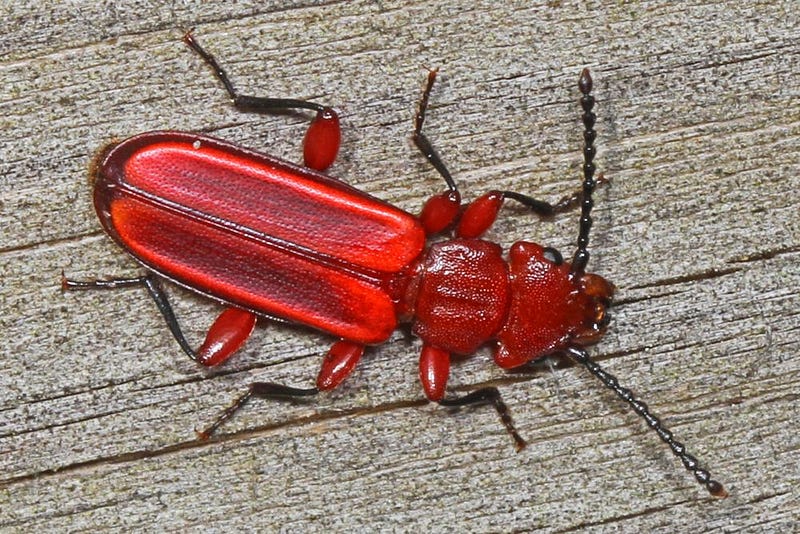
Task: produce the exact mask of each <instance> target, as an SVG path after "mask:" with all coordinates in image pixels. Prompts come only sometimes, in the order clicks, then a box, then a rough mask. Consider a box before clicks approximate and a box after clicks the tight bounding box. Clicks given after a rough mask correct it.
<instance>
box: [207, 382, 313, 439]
mask: <svg viewBox="0 0 800 534" xmlns="http://www.w3.org/2000/svg"><path fill="white" fill-rule="evenodd" d="M317 393H319V390H318V389H317V388H307V389H305V388H293V387H291V386H284V385H281V384H275V383H273V382H253V383H252V384H250V386H248V388H247V391H246V392H245V393H244V394H243V395H241V396H240V397H239V398H237V399H236V400H235V401H233V404H231V405H230V406H228V407H227V408H225V410H224V411H223V412H222V413H220V414H219V416H218V417H217V419H216V420H214V422H213V423H211V424H210V425H209V426H207V427H206V428H204V429H203V430H201V431H198V432H197V437H198V438H200V439H201V440H206V439H208V438H209V437H211V434H213V433H214V432H215V431H216V430H217V429H218V428H219V427H220V425H222V423H224V422H225V421H227V420H228V419H230V418H231V417H232V416H233V414H235V413H236V412H238V411H239V409H240V408H241V407H242V406H244V405H245V403H246V402H247V401H248V400H250V398H251V397H261V398H264V399H276V400H277V399H284V400H285V399H294V398H298V397H310V396H313V395H316V394H317Z"/></svg>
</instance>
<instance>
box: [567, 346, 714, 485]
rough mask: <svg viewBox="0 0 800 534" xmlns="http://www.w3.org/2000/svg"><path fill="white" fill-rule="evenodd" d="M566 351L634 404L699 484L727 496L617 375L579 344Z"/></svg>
mask: <svg viewBox="0 0 800 534" xmlns="http://www.w3.org/2000/svg"><path fill="white" fill-rule="evenodd" d="M566 353H567V355H569V357H571V358H572V359H573V360H575V361H577V362H578V363H580V364H581V365H583V366H584V367H586V369H588V370H589V372H590V373H592V374H593V375H594V376H595V377H597V378H598V379H599V380H600V381H601V382H602V383H603V384H605V386H606V387H607V388H609V389H611V390H613V391H614V393H616V394H617V396H619V398H621V399H622V400H624V401H625V402H626V403H627V404H628V405H629V406H630V407H631V408H633V411H634V412H636V413H637V414H639V416H640V417H641V418H642V419H644V420H645V422H646V423H647V425H648V426H649V427H650V428H652V429H653V430H655V432H656V434H658V437H659V438H661V441H663V442H664V443H666V444H667V445H669V448H670V449H672V452H673V454H675V456H677V457H678V458H679V459H680V460H681V462H683V466H684V467H685V468H686V470H687V471H689V472H690V473H692V474H693V475H694V478H695V479H697V481H698V482H699V483H700V484H702V485H703V486H705V488H706V489H707V490H708V492H709V493H710V494H711V495H713V496H714V497H727V496H728V492H727V491H726V490H725V488H724V487H723V485H722V484H720V483H719V482H717V481H716V480H714V479H712V478H711V473H709V472H708V471H706V470H705V469H703V468H702V467H700V462H698V461H697V458H695V457H694V456H692V455H691V454H689V453H688V452H686V447H685V446H684V445H683V443H681V442H680V441H677V440H676V439H674V438H673V437H672V432H671V431H670V430H669V429H668V428H667V427H665V426H664V425H663V424H662V423H661V420H660V419H659V418H658V417H656V416H655V415H653V413H652V412H651V411H650V408H648V406H647V404H645V403H644V402H642V401H641V400H639V399H637V398H636V397H634V395H633V392H632V391H631V390H629V389H628V388H625V387H623V386H620V385H619V382H618V381H617V377H615V376H614V375H612V374H611V373H609V372H607V371H604V370H603V368H602V367H600V365H598V364H597V363H596V362H595V361H594V360H592V359H591V358H589V353H588V352H586V351H585V350H584V349H582V348H580V347H567V349H566Z"/></svg>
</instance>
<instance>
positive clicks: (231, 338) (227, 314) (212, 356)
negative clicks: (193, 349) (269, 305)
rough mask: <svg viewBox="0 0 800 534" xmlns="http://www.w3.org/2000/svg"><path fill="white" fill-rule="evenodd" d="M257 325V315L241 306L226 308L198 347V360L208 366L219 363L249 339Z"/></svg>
mask: <svg viewBox="0 0 800 534" xmlns="http://www.w3.org/2000/svg"><path fill="white" fill-rule="evenodd" d="M255 326H256V315H255V314H254V313H253V312H249V311H246V310H242V309H239V308H225V309H224V310H222V313H220V314H219V316H218V317H217V318H216V319H215V320H214V323H213V324H212V325H211V328H209V329H208V333H207V334H206V339H205V341H204V342H203V344H202V345H201V346H200V348H199V349H197V361H198V362H199V363H201V364H203V365H205V366H206V367H211V366H214V365H219V364H221V363H222V362H224V361H225V360H227V359H228V358H230V357H231V356H232V355H233V353H234V352H236V351H237V350H239V348H240V347H241V346H242V345H243V344H244V342H245V341H247V338H249V337H250V334H252V333H253V329H254V328H255Z"/></svg>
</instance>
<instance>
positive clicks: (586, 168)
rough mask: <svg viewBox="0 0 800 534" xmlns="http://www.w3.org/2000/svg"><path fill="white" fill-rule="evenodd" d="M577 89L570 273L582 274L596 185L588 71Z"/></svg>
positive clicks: (592, 105) (593, 116) (592, 119)
mask: <svg viewBox="0 0 800 534" xmlns="http://www.w3.org/2000/svg"><path fill="white" fill-rule="evenodd" d="M578 88H579V89H580V90H581V94H582V95H583V96H582V97H581V107H582V108H583V116H582V117H581V119H582V120H583V128H584V130H583V194H582V198H581V222H580V230H579V232H578V248H577V250H576V251H575V256H574V257H573V259H572V272H573V273H582V272H584V271H585V270H586V264H587V263H588V262H589V250H588V246H589V230H590V229H591V228H592V217H591V212H592V206H594V202H593V201H592V193H593V192H594V188H595V186H596V185H597V184H596V182H595V179H594V171H595V166H594V156H595V154H597V149H596V148H595V146H594V140H595V138H596V137H597V132H596V131H595V130H594V123H595V120H596V119H597V115H595V114H594V113H593V112H592V108H593V107H594V97H593V96H592V95H591V94H590V93H591V92H592V77H591V75H590V74H589V69H583V71H582V72H581V77H580V79H579V80H578Z"/></svg>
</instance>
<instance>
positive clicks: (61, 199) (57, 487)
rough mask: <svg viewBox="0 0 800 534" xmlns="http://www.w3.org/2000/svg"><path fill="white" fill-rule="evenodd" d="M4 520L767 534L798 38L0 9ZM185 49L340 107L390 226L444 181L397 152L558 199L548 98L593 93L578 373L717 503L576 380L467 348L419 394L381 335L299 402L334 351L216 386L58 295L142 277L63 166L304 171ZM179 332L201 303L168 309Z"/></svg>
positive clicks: (524, 17)
mask: <svg viewBox="0 0 800 534" xmlns="http://www.w3.org/2000/svg"><path fill="white" fill-rule="evenodd" d="M0 15H2V16H0V25H1V26H0V27H2V30H3V31H2V32H0V80H2V85H1V86H0V131H2V134H0V135H2V138H1V141H2V142H0V171H1V172H0V188H1V189H0V195H1V196H0V202H1V203H0V275H2V276H1V277H0V279H1V280H2V288H1V289H0V306H1V308H2V314H0V326H1V327H2V335H1V336H0V354H2V356H3V358H2V360H0V410H1V411H0V462H2V463H1V464H0V465H2V467H0V530H3V531H10V532H14V531H18V532H30V531H84V530H91V531H102V530H115V531H119V530H126V531H128V530H135V531H154V530H157V531H176V530H177V531H184V530H190V529H191V530H200V529H201V528H202V529H204V530H205V529H210V530H213V531H226V530H234V529H237V530H241V529H261V530H265V531H299V530H312V531H321V530H326V531H330V530H333V531H352V530H353V529H359V530H369V531H377V530H398V531H408V530H415V531H428V530H430V531H442V530H445V529H449V528H452V527H459V528H461V529H462V530H466V531H501V532H507V531H531V530H543V531H550V532H559V531H572V530H584V529H586V530H592V531H616V530H625V531H650V532H675V531H692V532H697V531H705V530H722V531H728V532H731V531H754V532H755V531H765V530H766V531H784V532H785V531H789V530H793V529H795V528H797V527H796V525H797V522H798V517H799V516H800V505H798V499H797V493H796V487H797V485H798V484H799V483H800V469H799V468H798V465H799V464H800V461H799V460H800V458H798V450H800V438H798V433H797V432H796V431H795V429H796V425H797V421H798V415H799V414H798V391H800V389H799V388H800V372H799V370H800V356H798V352H799V351H800V315H799V314H798V310H800V297H798V289H797V288H798V287H800V267H799V265H800V264H799V263H798V260H800V222H798V221H800V218H798V191H800V89H798V84H797V68H798V65H800V41H798V39H797V35H798V28H800V21H798V15H797V10H796V6H795V5H794V4H793V3H792V2H788V1H787V2H746V3H745V2H734V1H729V2H723V1H718V2H711V1H709V2H699V3H691V4H689V3H669V2H663V3H662V2H650V1H641V2H615V1H603V2H592V3H583V2H581V3H577V2H513V3H506V4H504V5H502V6H501V5H498V3H496V2H475V3H470V4H466V3H461V2H455V1H451V0H446V1H441V2H415V3H413V4H410V5H409V4H408V3H404V2H388V1H383V2H366V1H363V2H335V1H319V2H312V1H306V2H299V1H298V2H266V3H265V2H252V3H248V2H237V3H235V4H234V3H231V4H230V5H229V4H228V3H223V2H220V3H202V4H201V3H199V2H197V3H186V4H182V3H170V2H144V3H142V2H116V3H115V4H114V5H113V6H112V5H111V4H108V3H97V2H85V1H82V2H70V3H63V4H59V5H57V6H45V5H44V4H43V5H41V6H38V5H37V6H32V5H31V4H30V2H21V1H19V0H12V1H9V2H5V3H4V4H3V6H2V7H0ZM189 27H194V28H195V29H196V34H197V36H198V38H199V39H201V40H202V42H203V43H204V44H205V45H206V46H207V47H208V48H209V49H211V50H213V51H214V52H215V53H216V54H217V56H218V58H219V59H220V60H221V61H222V62H224V64H225V66H226V67H227V69H228V72H229V73H230V75H231V77H232V78H233V80H234V83H235V84H236V85H237V86H238V87H239V88H241V90H242V91H245V92H250V93H258V94H262V95H268V96H291V97H298V98H313V99H315V100H318V101H321V102H326V103H329V104H331V105H334V106H335V107H337V109H339V110H341V112H342V116H343V125H344V130H345V131H344V137H345V144H344V148H343V151H342V154H341V157H340V160H339V161H338V162H337V163H336V165H335V167H334V169H332V171H331V173H332V174H334V175H336V176H341V177H343V178H344V179H346V180H347V181H348V182H349V183H352V184H355V185H357V186H358V187H360V188H362V189H364V190H366V191H369V192H371V193H373V194H375V195H377V196H379V197H380V198H383V199H386V200H390V201H392V202H394V203H396V204H398V205H399V206H401V207H403V208H404V209H408V210H411V211H416V210H418V208H419V206H420V205H421V203H422V202H423V201H424V199H425V198H426V197H427V196H429V195H431V194H432V193H434V192H436V191H438V190H440V188H441V184H440V182H439V179H438V178H437V176H436V174H435V172H434V171H433V170H432V169H430V168H429V166H428V165H427V164H426V162H425V161H423V158H422V157H421V156H420V155H419V154H417V153H416V152H415V150H414V149H413V147H412V146H411V145H410V143H409V141H408V136H409V132H410V128H411V118H412V114H413V112H414V108H415V105H416V102H417V99H418V97H419V92H420V90H421V87H422V83H423V81H424V77H425V70H424V67H434V66H439V67H441V73H440V80H439V82H438V84H437V86H436V87H435V89H434V94H433V96H432V102H431V111H430V115H429V120H428V122H427V123H426V131H427V133H428V135H429V136H430V138H431V139H432V140H433V142H434V143H435V145H436V146H437V147H438V148H439V150H440V152H441V154H442V156H443V158H444V159H445V160H446V161H447V163H448V165H449V167H450V169H451V170H452V172H453V174H454V176H455V177H456V179H457V181H458V183H459V184H460V187H461V190H462V193H463V194H464V195H465V196H466V197H467V198H474V197H475V196H478V195H479V194H481V193H482V192H485V191H487V190H489V189H492V188H497V189H512V190H518V191H525V192H530V193H532V194H534V195H535V196H537V197H539V198H543V199H549V200H555V199H558V198H560V197H561V196H562V195H563V194H565V193H567V192H570V191H572V190H574V189H575V188H576V187H577V185H578V184H579V180H580V173H579V165H580V142H581V130H580V126H579V121H578V117H579V107H578V105H577V98H578V93H577V86H576V82H577V76H578V73H579V72H580V69H581V68H582V67H583V66H589V67H590V68H591V69H592V72H593V75H594V79H595V93H596V96H597V100H598V104H597V108H596V111H597V113H598V115H599V122H598V131H599V138H598V142H597V144H598V146H599V150H600V154H599V157H598V165H599V167H600V168H601V169H602V170H603V172H605V174H606V175H607V176H609V177H611V178H612V179H613V184H612V185H611V186H610V187H607V188H605V189H603V190H602V191H601V192H599V194H598V195H597V199H596V206H597V209H596V216H595V226H594V231H593V234H592V252H593V257H592V260H591V263H590V268H591V269H592V270H593V271H595V272H598V273H600V274H603V275H604V276H606V277H607V278H609V279H610V280H612V281H613V282H614V283H615V284H616V285H617V286H618V289H619V291H618V297H619V298H618V301H617V303H616V307H615V308H614V316H613V324H612V328H611V330H610V332H609V334H608V335H607V336H606V338H605V339H604V340H603V341H602V342H601V343H600V344H599V345H597V346H596V347H595V348H594V349H592V352H593V354H594V355H595V356H596V357H597V358H598V360H600V361H601V362H602V363H603V364H604V365H606V366H607V367H608V369H609V370H610V371H612V372H613V373H615V374H616V375H617V376H619V377H620V380H621V382H623V383H624V384H626V385H628V386H630V387H632V388H633V389H634V390H635V391H637V392H638V393H639V394H640V395H641V396H642V397H643V398H645V399H646V400H647V401H648V402H649V404H650V406H651V407H652V408H653V410H654V411H656V412H657V413H658V414H660V415H661V416H662V417H663V419H664V421H665V422H666V424H668V425H669V426H670V427H671V428H672V429H673V430H674V431H675V433H676V435H677V436H678V437H679V438H680V439H682V440H684V441H685V442H686V443H687V445H688V446H689V448H690V450H691V451H693V452H694V453H695V454H696V455H697V456H698V457H699V458H700V459H701V460H702V461H703V462H704V463H705V464H706V465H707V466H708V467H709V468H710V469H711V471H712V472H713V473H714V475H715V476H717V477H718V478H719V480H720V481H722V482H724V483H725V484H726V485H727V487H728V489H729V490H730V492H731V496H730V497H729V498H728V499H726V500H715V499H711V498H709V497H708V496H707V495H706V494H705V492H704V491H703V490H702V489H701V488H700V487H699V486H697V484H696V483H695V482H694V481H693V480H692V478H691V477H690V475H688V474H687V473H686V472H684V471H683V469H682V468H681V466H680V464H679V462H678V461H677V460H676V459H675V458H674V457H673V456H672V455H671V454H670V452H669V451H668V450H667V449H666V447H664V446H663V444H661V443H660V442H659V441H658V438H657V437H656V436H654V435H653V434H652V433H651V432H649V431H647V429H646V427H645V426H644V425H643V423H642V422H641V421H640V420H639V419H638V418H637V417H636V416H635V415H634V414H632V413H630V411H629V410H627V409H626V408H625V406H624V405H622V403H620V402H619V401H618V400H616V399H615V398H614V397H613V395H612V394H610V393H609V392H607V391H604V390H603V388H602V386H601V385H600V384H599V383H597V381H596V380H594V379H593V378H592V377H591V376H589V375H588V374H587V373H585V372H583V371H582V370H581V369H579V368H576V367H574V366H570V365H561V364H560V363H559V362H558V361H556V362H555V363H556V364H557V365H556V369H555V372H551V371H550V369H549V368H548V367H547V366H546V365H542V366H537V367H534V368H533V369H531V370H529V372H527V373H513V374H508V373H505V372H503V371H502V370H500V369H498V368H496V367H495V366H493V365H492V364H491V359H490V356H489V354H488V352H486V351H483V352H480V353H478V354H477V355H475V356H474V357H472V358H469V359H465V360H464V361H462V362H459V363H458V364H457V365H456V366H455V367H454V370H453V373H452V378H451V389H452V390H453V391H463V390H469V389H473V388H475V387H476V386H480V385H485V384H496V385H498V386H499V387H500V388H501V389H502V391H503V394H504V396H505V400H506V402H507V404H508V405H509V406H510V407H511V409H512V411H513V414H514V417H515V420H516V423H517V426H518V427H519V429H520V432H522V433H523V434H524V436H525V437H526V438H527V439H528V440H529V443H530V445H529V447H528V448H527V449H526V450H524V451H523V452H521V453H519V454H517V453H515V452H514V449H513V447H512V446H511V442H510V440H509V439H508V437H507V436H506V435H505V434H504V432H503V430H502V428H501V426H500V424H499V423H498V421H497V420H496V415H495V414H494V413H493V412H492V411H491V410H490V409H482V408H475V409H463V410H460V411H452V412H451V411H449V410H444V409H442V408H438V407H435V406H429V405H427V403H425V402H424V401H423V400H422V395H421V391H420V388H419V385H418V383H417V378H416V376H417V372H416V369H415V365H416V360H417V357H416V354H418V351H419V348H420V347H419V343H418V341H416V340H412V339H408V338H407V337H406V336H404V335H403V333H402V332H398V333H397V334H396V335H395V336H394V337H393V338H392V339H391V341H390V342H389V343H387V344H386V345H384V346H381V347H377V348H374V349H372V350H370V351H369V352H368V356H367V357H366V358H365V361H364V362H363V364H362V365H361V366H360V367H359V368H358V369H357V371H356V372H355V374H354V375H353V376H352V377H351V378H350V379H349V380H348V381H347V382H346V383H345V385H344V386H343V387H341V388H340V389H339V390H338V391H336V392H333V393H331V394H329V395H325V396H322V397H321V398H320V399H318V401H315V402H311V403H298V404H280V403H267V402H259V403H256V402H254V403H253V404H252V405H251V406H250V407H248V408H247V409H246V410H244V411H243V412H242V413H241V414H239V416H237V417H236V418H235V419H234V420H233V421H231V422H230V424H228V425H226V426H225V427H224V429H223V431H222V432H221V435H220V436H219V438H218V439H216V440H214V441H212V442H208V443H200V442H198V441H196V440H195V437H194V432H193V429H194V428H195V427H202V426H203V425H204V424H206V423H208V422H209V421H210V420H211V419H212V418H213V417H214V415H215V414H216V413H217V411H218V410H219V409H220V407H222V406H225V405H226V404H227V403H228V402H230V400H231V399H232V398H233V397H235V396H236V395H237V394H238V393H239V392H240V391H242V389H243V388H244V387H245V386H246V384H247V383H249V382H250V381H252V380H256V379H259V380H274V381H279V382H286V383H292V384H296V385H298V386H307V385H309V384H310V383H311V380H312V379H313V377H314V376H315V375H316V370H317V367H318V365H319V354H320V353H321V352H322V351H324V349H325V347H326V344H328V343H330V340H329V339H327V338H326V337H325V336H323V335H320V334H315V333H311V332H306V331H303V330H301V329H297V328H292V327H287V326H280V325H274V324H264V325H262V328H260V329H258V330H257V332H256V334H255V336H254V338H253V339H252V340H251V341H250V342H249V343H248V345H247V346H246V348H245V350H244V351H243V353H242V354H241V355H239V356H238V357H237V358H235V359H234V361H232V362H231V363H230V364H227V365H226V366H224V367H223V368H222V369H219V370H216V371H212V372H207V371H203V370H202V369H198V368H197V367H196V366H195V365H194V364H192V363H191V362H190V361H188V359H186V358H185V357H184V356H182V354H181V353H180V351H179V349H178V348H177V346H176V344H175V342H174V340H173V339H171V337H170V335H169V333H168V332H167V330H166V329H165V328H163V325H162V321H161V319H160V317H159V316H158V313H157V311H156V310H155V308H154V306H153V305H152V303H151V302H150V301H149V300H148V298H147V297H146V295H145V294H144V292H143V291H141V290H139V291H137V290H128V291H118V292H95V293H70V294H66V295H64V294H62V293H61V291H60V289H59V276H60V272H61V270H62V269H64V270H65V271H66V272H67V273H68V274H69V275H70V276H72V277H76V278H81V277H92V276H114V275H124V274H134V273H137V272H138V271H137V268H136V266H135V265H134V264H133V262H132V261H130V259H129V258H127V257H126V256H125V255H124V254H123V253H122V252H121V251H119V250H118V249H116V248H115V246H114V245H113V244H112V243H111V242H110V240H109V239H107V238H106V237H105V236H104V235H103V234H102V233H101V231H100V229H99V225H98V223H97V221H96V219H95V216H94V213H93V210H92V207H91V202H90V186H89V184H88V180H87V166H88V164H89V162H90V160H91V158H92V155H93V154H94V153H96V151H97V150H98V149H99V148H100V147H102V146H103V145H104V144H105V143H107V142H108V141H110V140H111V139H113V138H115V137H119V138H123V137H127V136H130V135H133V134H134V133H138V132H141V131H145V130H152V129H183V130H197V131H200V130H202V131H207V132H212V133H213V135H216V136H219V137H223V138H225V139H229V140H234V141H236V142H238V143H241V144H243V145H245V146H249V147H265V148H266V150H268V151H269V152H271V153H273V154H276V155H279V156H283V157H286V158H288V159H291V160H297V159H299V153H300V148H299V145H300V139H301V138H302V135H303V132H304V130H305V127H306V125H307V118H306V117H304V116H300V115H288V116H277V117H273V116H258V115H242V114H240V113H237V112H236V111H235V110H233V109H231V107H230V106H229V104H228V102H227V98H226V96H225V94H224V92H223V91H222V89H221V88H220V87H219V85H218V83H217V82H216V80H214V79H213V77H212V76H211V75H210V73H209V72H208V71H207V70H206V68H205V67H204V66H203V65H202V64H201V63H200V61H199V60H198V58H196V57H195V56H194V55H192V54H191V53H190V52H189V51H188V50H187V49H186V48H185V47H184V46H183V45H182V43H181V42H180V39H181V36H182V32H183V31H184V30H185V29H187V28H189ZM576 221H577V215H576V214H570V215H565V216H563V217H559V218H558V219H557V220H556V221H553V222H541V221H539V220H537V219H535V218H532V217H531V216H530V215H528V214H525V213H523V212H522V211H520V210H518V209H513V208H511V209H507V210H504V212H503V215H502V217H501V220H500V221H499V223H498V224H497V225H496V226H495V228H494V229H493V231H492V233H491V235H490V237H492V238H493V239H496V240H498V241H500V242H501V243H502V244H504V245H505V246H508V245H509V244H510V243H512V242H513V241H514V240H517V239H522V238H525V239H528V240H534V241H537V242H541V243H546V244H547V245H550V246H555V247H559V248H560V249H561V250H563V251H568V250H571V249H572V242H573V240H574V238H575V235H576V232H577V222H576ZM171 289H172V292H171V295H172V296H173V300H174V301H175V303H176V307H177V309H178V313H179V315H180V318H181V322H182V324H183V325H184V327H185V328H186V330H187V333H188V335H189V336H190V338H191V339H193V340H200V339H201V338H202V335H203V330H204V328H206V327H207V325H208V324H209V323H210V321H211V320H212V317H213V316H214V311H215V306H214V305H213V304H210V303H208V302H205V301H203V300H202V299H199V298H196V297H194V296H193V295H191V294H187V293H185V292H182V291H180V290H177V289H175V288H171Z"/></svg>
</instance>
